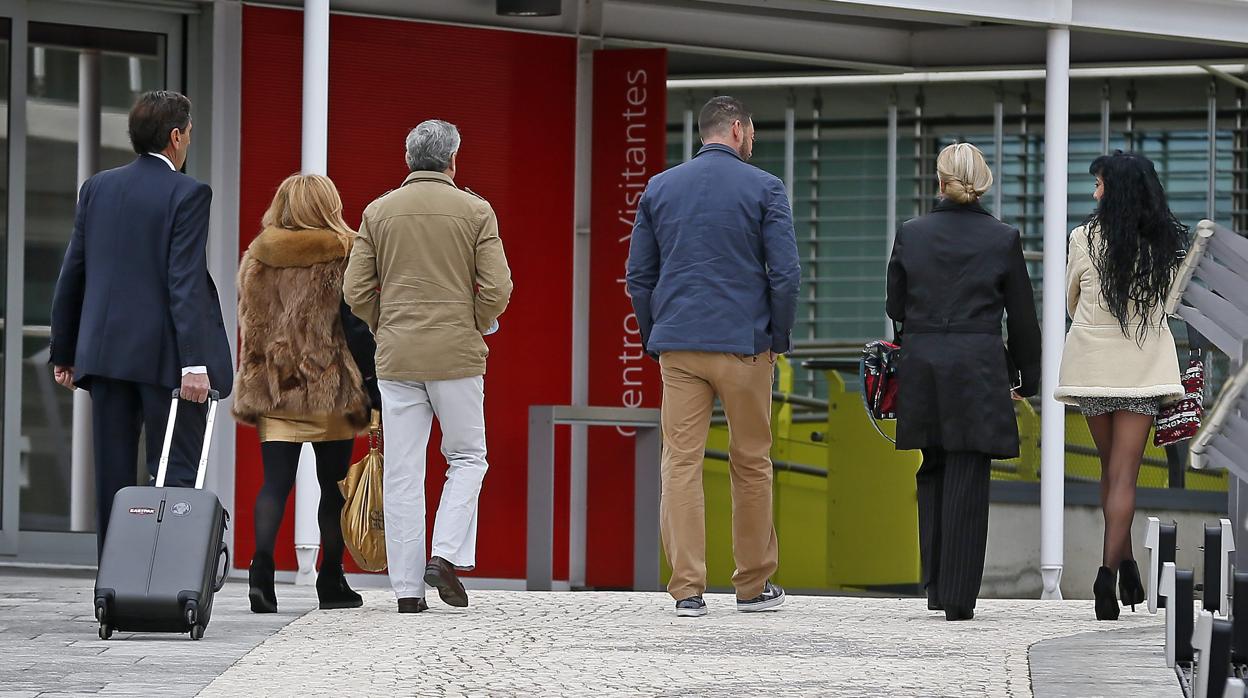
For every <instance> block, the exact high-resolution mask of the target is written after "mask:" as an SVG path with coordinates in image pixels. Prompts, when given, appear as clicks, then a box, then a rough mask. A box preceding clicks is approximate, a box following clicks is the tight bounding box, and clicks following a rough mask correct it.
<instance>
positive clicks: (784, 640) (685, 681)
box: [202, 591, 1180, 696]
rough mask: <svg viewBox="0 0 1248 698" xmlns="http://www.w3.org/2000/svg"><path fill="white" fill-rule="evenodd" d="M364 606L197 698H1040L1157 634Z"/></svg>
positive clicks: (641, 606)
mask: <svg viewBox="0 0 1248 698" xmlns="http://www.w3.org/2000/svg"><path fill="white" fill-rule="evenodd" d="M366 599H367V603H366V607H365V608H364V609H363V610H362V612H360V613H359V614H358V615H351V614H327V613H312V614H308V615H306V616H304V617H303V618H300V619H299V620H297V621H295V622H294V623H291V624H290V625H288V626H287V627H285V628H283V629H282V630H281V631H280V632H278V633H277V634H276V635H275V636H274V637H273V638H271V639H270V640H268V641H267V642H265V643H264V644H262V645H261V646H260V647H258V648H257V649H256V650H255V651H253V652H252V653H250V654H248V655H247V656H246V657H245V658H243V660H242V661H240V662H239V663H238V664H236V665H235V666H233V667H231V668H230V669H229V670H228V671H226V672H225V674H223V675H222V676H221V677H220V678H218V679H217V680H216V681H214V682H213V683H212V684H211V685H209V687H208V688H207V689H206V690H205V691H204V693H203V694H202V695H204V696H235V695H240V694H242V693H243V692H247V693H250V694H252V695H420V696H426V695H428V696H436V695H500V696H501V695H543V696H545V695H572V696H603V695H634V696H636V695H655V696H689V695H696V696H746V695H827V696H1031V695H1032V681H1031V675H1030V670H1029V662H1028V649H1029V648H1030V647H1031V646H1032V645H1033V644H1035V643H1037V642H1040V641H1042V640H1046V639H1051V638H1061V637H1066V636H1071V635H1076V634H1081V633H1088V632H1090V631H1097V630H1104V631H1108V630H1111V629H1122V628H1142V627H1147V628H1148V632H1151V634H1152V635H1153V636H1160V634H1161V632H1162V625H1161V617H1160V616H1149V615H1147V614H1145V613H1136V614H1129V613H1128V614H1124V616H1123V618H1124V619H1123V621H1122V622H1120V623H1117V624H1107V623H1100V624H1099V625H1098V624H1097V623H1096V621H1094V620H1092V609H1091V606H1090V604H1089V602H1085V601H1079V602H1062V603H1051V602H1039V601H983V602H981V607H980V610H979V611H978V612H977V614H976V618H975V620H974V621H972V622H969V623H948V622H946V621H945V620H944V617H943V614H938V613H932V612H929V611H927V610H926V607H925V603H924V602H923V601H920V600H917V599H862V598H847V597H792V598H790V599H789V601H788V603H787V604H786V605H785V606H784V607H783V609H782V610H780V611H777V612H774V613H764V614H754V615H747V614H741V613H737V612H736V611H735V610H733V608H732V599H731V597H728V596H718V595H712V596H709V597H708V599H707V600H708V603H709V605H710V608H711V613H710V615H708V616H706V617H704V618H695V619H687V618H676V617H674V616H673V615H672V614H671V612H670V609H669V607H668V606H669V604H668V602H667V601H666V600H665V599H664V597H663V596H661V595H658V594H638V593H597V592H578V593H527V594H526V593H518V592H475V593H473V595H472V599H473V606H472V607H470V608H468V609H464V610H460V609H451V608H449V607H447V606H444V605H442V604H440V603H438V602H436V601H434V602H433V609H432V610H431V611H430V612H428V613H423V614H420V615H407V616H400V615H398V614H397V613H395V612H394V610H393V606H392V604H393V601H392V600H391V597H390V595H389V594H387V593H385V592H380V591H376V592H368V594H367V596H366ZM1102 634H1103V633H1102ZM1112 635H1113V634H1112V633H1111V634H1105V635H1104V636H1105V637H1106V639H1107V640H1109V638H1110V637H1111V636H1112ZM1153 650H1156V647H1155V646H1153ZM1110 651H1113V650H1112V647H1110ZM1147 659H1148V658H1147V657H1146V658H1144V660H1147ZM1093 661H1095V660H1093ZM1145 665H1146V666H1145V667H1144V670H1141V671H1140V672H1137V673H1136V681H1135V682H1134V683H1133V684H1132V686H1131V687H1130V690H1129V691H1122V692H1120V691H1119V689H1120V688H1122V687H1119V686H1116V685H1115V686H1111V688H1112V689H1113V690H1112V691H1109V692H1105V691H1103V690H1102V689H1101V688H1100V687H1099V686H1096V685H1085V686H1084V687H1083V689H1084V690H1083V691H1082V692H1079V693H1076V694H1074V695H1083V696H1094V695H1124V696H1125V695H1155V694H1154V693H1147V694H1143V693H1139V690H1141V688H1142V687H1147V686H1150V685H1151V686H1153V688H1155V689H1157V690H1161V691H1163V692H1162V693H1161V694H1162V695H1165V693H1164V690H1165V687H1166V686H1169V687H1170V688H1171V689H1172V693H1171V694H1172V695H1180V693H1179V689H1178V684H1177V682H1176V680H1175V678H1174V674H1173V672H1170V671H1169V670H1168V669H1166V667H1165V663H1164V660H1162V659H1161V657H1160V654H1159V653H1158V654H1156V656H1154V657H1152V661H1151V664H1150V663H1149V662H1148V661H1145ZM1167 672H1169V673H1167ZM1150 681H1151V683H1150Z"/></svg>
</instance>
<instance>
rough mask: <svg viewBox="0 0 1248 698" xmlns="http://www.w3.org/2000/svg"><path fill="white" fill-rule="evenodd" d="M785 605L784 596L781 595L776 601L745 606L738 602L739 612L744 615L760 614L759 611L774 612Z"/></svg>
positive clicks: (769, 600)
mask: <svg viewBox="0 0 1248 698" xmlns="http://www.w3.org/2000/svg"><path fill="white" fill-rule="evenodd" d="M783 603H784V594H781V595H779V596H777V597H776V598H774V599H768V600H766V601H759V602H758V603H749V604H743V603H741V602H740V601H738V602H737V610H738V611H740V612H742V613H758V612H759V611H771V610H774V609H775V608H777V607H778V606H780V605H781V604H783Z"/></svg>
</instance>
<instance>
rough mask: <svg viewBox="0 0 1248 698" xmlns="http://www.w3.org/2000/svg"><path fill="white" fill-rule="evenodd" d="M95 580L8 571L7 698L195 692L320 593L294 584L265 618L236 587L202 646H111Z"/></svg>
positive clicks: (1, 624)
mask: <svg viewBox="0 0 1248 698" xmlns="http://www.w3.org/2000/svg"><path fill="white" fill-rule="evenodd" d="M94 583H95V575H94V573H93V572H84V573H78V574H67V573H65V572H57V573H56V574H55V575H50V574H49V573H48V572H46V571H38V570H26V571H22V570H20V569H18V568H8V567H6V568H3V569H0V698H8V697H10V696H12V697H17V696H23V697H25V696H83V695H100V696H161V697H162V698H163V697H165V696H194V695H196V694H198V693H199V692H200V691H201V690H203V688H204V687H205V686H207V685H208V684H209V683H210V682H211V681H212V680H213V679H215V678H217V677H218V676H219V675H220V674H221V673H222V672H223V671H225V670H226V669H228V668H229V667H230V666H231V665H232V664H234V663H235V662H237V661H238V660H239V659H240V658H242V657H243V656H244V655H245V654H247V653H248V652H250V651H251V650H252V649H253V648H254V647H255V646H256V645H258V644H260V643H261V642H263V641H264V640H265V639H266V638H268V637H270V636H271V635H273V634H274V633H275V632H277V631H278V630H279V629H280V628H281V627H282V626H284V625H286V624H287V623H290V622H291V621H293V620H295V619H296V618H298V617H299V616H301V615H303V614H305V613H307V612H308V611H309V610H311V609H312V608H314V607H315V606H316V591H315V590H314V589H312V588H310V587H295V586H291V585H285V586H283V587H282V588H281V589H280V590H279V591H278V593H279V595H280V596H279V600H278V604H279V612H278V613H275V614H270V615H256V614H253V613H252V612H251V611H250V609H249V606H248V603H247V585H246V584H245V583H240V582H236V581H232V582H228V583H227V584H226V586H225V588H224V589H222V590H221V593H219V594H217V597H216V599H215V600H214V602H213V608H212V621H211V622H210V623H209V624H208V630H207V633H206V634H205V635H204V639H203V640H200V641H199V642H195V641H193V640H191V639H190V638H189V637H188V636H187V635H172V634H169V635H161V634H151V633H141V634H135V633H124V632H120V631H118V632H117V633H115V634H114V635H113V639H112V640H110V641H108V642H104V641H102V640H100V639H99V637H97V635H96V630H97V628H98V627H99V626H98V624H97V623H96V622H95V615H94V608H93V607H92V600H93V598H94V594H93V587H94ZM238 695H243V694H238ZM248 695H250V693H249V694H248Z"/></svg>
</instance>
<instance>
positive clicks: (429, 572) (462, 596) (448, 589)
mask: <svg viewBox="0 0 1248 698" xmlns="http://www.w3.org/2000/svg"><path fill="white" fill-rule="evenodd" d="M425 584H428V585H429V586H431V587H436V588H437V590H438V597H439V598H441V599H442V601H443V602H444V603H446V605H448V606H456V607H458V608H466V607H467V606H468V591H467V590H466V589H464V585H463V584H462V583H461V582H460V581H459V575H457V574H455V567H454V566H453V565H451V563H449V562H447V561H446V560H443V559H442V558H440V557H434V558H430V560H429V564H428V565H425Z"/></svg>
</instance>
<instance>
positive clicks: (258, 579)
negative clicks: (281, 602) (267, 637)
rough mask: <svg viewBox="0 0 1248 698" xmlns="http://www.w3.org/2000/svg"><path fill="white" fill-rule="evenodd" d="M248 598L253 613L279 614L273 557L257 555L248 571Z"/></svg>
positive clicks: (252, 559)
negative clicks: (274, 584)
mask: <svg viewBox="0 0 1248 698" xmlns="http://www.w3.org/2000/svg"><path fill="white" fill-rule="evenodd" d="M247 585H248V587H250V588H249V589H248V591H247V598H248V599H250V600H251V612H252V613H277V592H275V591H274V590H273V557H272V556H270V555H265V554H264V553H256V555H255V557H253V558H251V567H250V568H249V569H248V570H247Z"/></svg>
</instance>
